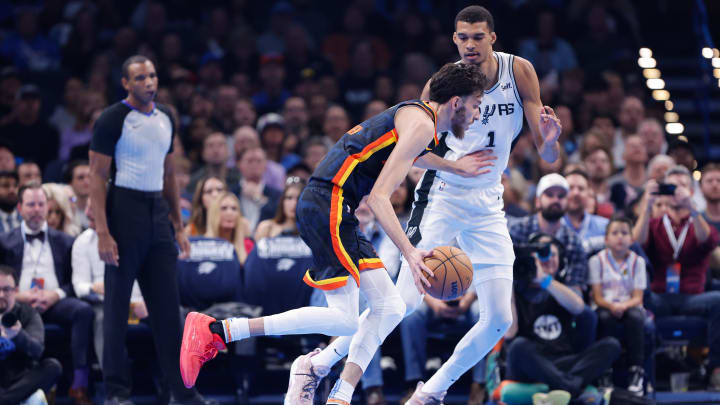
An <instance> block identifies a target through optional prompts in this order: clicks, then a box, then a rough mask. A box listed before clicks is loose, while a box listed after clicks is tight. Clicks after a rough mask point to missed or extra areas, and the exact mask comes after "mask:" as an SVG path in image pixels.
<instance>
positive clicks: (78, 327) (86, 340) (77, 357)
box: [42, 297, 95, 369]
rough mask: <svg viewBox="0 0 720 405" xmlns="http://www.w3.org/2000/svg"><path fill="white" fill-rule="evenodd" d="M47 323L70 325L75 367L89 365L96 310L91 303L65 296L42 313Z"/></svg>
mask: <svg viewBox="0 0 720 405" xmlns="http://www.w3.org/2000/svg"><path fill="white" fill-rule="evenodd" d="M42 318H43V321H44V322H45V323H56V324H59V325H62V326H66V327H70V331H71V333H70V352H71V354H72V359H73V367H74V368H75V369H78V368H84V367H87V366H88V354H89V353H90V337H91V335H92V326H93V321H94V319H95V312H94V311H93V309H92V307H91V306H90V304H88V303H87V302H85V301H83V300H79V299H77V298H73V297H65V298H63V299H61V300H60V301H58V302H57V303H56V304H55V305H53V306H52V307H50V308H48V310H47V311H45V312H44V313H43V314H42Z"/></svg>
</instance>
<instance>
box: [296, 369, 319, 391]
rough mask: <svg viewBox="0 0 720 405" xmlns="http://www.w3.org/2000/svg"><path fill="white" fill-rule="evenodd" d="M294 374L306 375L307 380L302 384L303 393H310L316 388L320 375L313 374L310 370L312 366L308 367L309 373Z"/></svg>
mask: <svg viewBox="0 0 720 405" xmlns="http://www.w3.org/2000/svg"><path fill="white" fill-rule="evenodd" d="M296 375H304V376H305V377H307V380H306V382H305V385H303V389H302V390H303V393H305V394H312V393H314V392H315V390H316V389H317V386H318V383H320V376H318V375H317V374H315V373H314V372H313V371H312V368H311V369H310V374H296Z"/></svg>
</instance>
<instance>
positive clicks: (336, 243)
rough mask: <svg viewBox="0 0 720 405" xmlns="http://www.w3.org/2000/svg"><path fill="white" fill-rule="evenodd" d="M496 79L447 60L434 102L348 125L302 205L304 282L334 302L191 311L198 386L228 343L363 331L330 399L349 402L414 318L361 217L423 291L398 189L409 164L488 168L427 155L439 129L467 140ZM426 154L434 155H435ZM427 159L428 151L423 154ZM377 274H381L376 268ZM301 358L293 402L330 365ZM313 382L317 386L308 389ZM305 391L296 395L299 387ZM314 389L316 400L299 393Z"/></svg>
mask: <svg viewBox="0 0 720 405" xmlns="http://www.w3.org/2000/svg"><path fill="white" fill-rule="evenodd" d="M486 85H487V79H486V78H485V76H484V75H483V74H482V72H481V71H480V69H478V68H477V67H476V66H475V65H471V64H447V65H445V66H443V67H442V68H441V69H440V70H439V71H438V72H437V73H436V74H435V75H433V78H432V85H431V87H430V95H429V101H420V100H412V101H406V102H402V103H400V104H398V105H396V106H393V107H391V108H389V109H387V110H386V111H384V112H382V113H380V114H378V115H376V116H374V117H372V118H370V119H368V120H367V121H365V122H363V123H361V124H360V125H358V126H356V127H354V128H352V129H351V130H349V131H348V132H347V133H346V134H345V135H344V136H343V137H342V138H341V139H340V140H339V141H338V142H337V143H336V144H335V146H334V147H333V148H332V149H331V150H330V151H329V153H328V155H327V156H326V157H325V159H324V160H323V161H322V162H321V163H320V165H319V166H318V168H317V169H316V170H315V172H314V173H313V176H312V177H311V179H310V181H309V183H308V185H307V187H305V189H304V191H303V193H302V195H301V196H300V199H299V200H298V204H297V218H298V229H299V231H300V236H301V237H302V238H303V240H304V241H305V242H306V243H307V244H308V246H309V247H310V248H311V250H312V252H313V260H314V264H313V267H312V268H311V269H310V270H308V272H307V273H306V274H305V277H304V281H305V282H306V283H307V284H309V285H310V286H312V287H315V288H320V289H322V290H323V291H324V293H325V296H326V298H327V302H328V307H327V308H321V307H304V308H299V309H294V310H291V311H287V312H284V313H281V314H277V315H271V316H267V317H261V318H254V319H248V318H230V319H226V320H223V321H220V322H216V321H215V319H213V318H211V317H209V316H206V315H203V314H199V313H197V312H192V313H190V314H189V315H188V317H187V319H186V322H185V331H184V333H183V343H182V348H181V352H180V369H181V372H182V376H183V380H184V382H185V384H186V385H187V386H188V387H191V386H193V385H194V384H195V380H196V378H197V375H198V373H199V372H200V368H201V367H202V365H203V364H204V363H205V362H207V361H209V360H210V359H212V358H213V357H215V355H216V354H217V351H218V349H222V348H223V347H224V346H225V343H227V342H231V341H235V340H240V339H245V338H248V337H250V336H260V335H291V334H308V333H322V334H325V335H328V336H349V335H355V336H354V338H353V340H352V343H351V344H350V350H349V356H348V363H347V365H346V367H345V370H344V371H343V374H342V375H341V376H340V379H338V382H337V384H336V385H335V388H334V389H333V392H332V395H331V397H330V398H329V399H328V401H329V403H330V402H332V401H335V402H334V403H339V404H342V403H349V402H350V398H351V397H352V391H353V390H354V387H355V385H357V383H358V381H359V380H360V377H361V376H362V373H363V372H364V371H365V369H366V368H367V365H368V363H369V362H370V359H371V358H372V356H373V355H374V354H375V351H376V350H377V348H378V346H379V345H380V344H382V342H383V340H384V339H385V337H386V336H387V335H388V334H389V333H390V331H392V330H393V329H394V328H395V326H396V325H397V324H398V323H399V322H400V320H401V319H402V318H403V316H404V314H405V303H404V301H403V299H402V298H401V297H400V294H399V293H398V291H397V289H396V288H395V285H394V284H393V282H392V281H391V280H390V277H389V276H388V274H387V272H386V271H385V270H384V266H383V264H382V262H381V261H380V259H378V257H377V254H376V253H375V251H374V249H373V248H372V245H371V244H370V242H369V241H368V240H367V239H365V237H364V236H362V234H361V232H360V230H359V228H358V223H357V219H356V218H355V216H354V212H355V209H356V208H357V206H358V204H359V202H360V200H361V199H362V198H363V197H364V196H365V195H368V199H367V203H368V205H369V206H370V208H371V209H372V210H373V212H374V214H375V217H376V218H377V220H378V222H379V223H380V225H381V226H382V227H383V229H384V230H385V232H386V233H387V234H388V236H389V237H390V239H391V240H392V241H393V242H394V243H395V245H397V247H398V248H399V249H400V251H401V252H402V254H403V255H404V257H405V258H406V260H407V262H408V263H409V266H410V268H411V270H412V272H413V274H414V279H415V282H416V285H417V287H418V289H419V290H421V291H422V290H423V284H424V285H426V286H429V282H428V281H427V279H426V278H425V276H423V273H422V272H423V271H424V272H425V273H426V274H429V275H431V276H432V272H431V271H430V270H429V269H428V268H427V267H426V266H425V265H424V264H423V258H424V257H427V256H429V255H430V254H431V253H430V252H429V251H423V250H418V249H416V248H415V247H414V246H413V245H412V244H411V243H410V241H409V240H408V238H407V236H405V233H404V232H403V229H402V226H401V225H400V222H399V220H398V218H397V217H396V216H395V213H394V211H393V208H392V205H391V204H390V194H392V192H393V191H394V189H395V188H396V187H397V186H398V185H399V184H400V183H401V182H402V180H403V179H404V178H405V176H406V175H407V173H408V171H409V170H410V167H411V166H412V165H413V164H414V163H415V162H416V160H418V159H420V162H419V164H420V165H421V166H422V167H426V168H427V167H431V168H435V169H438V170H440V169H442V170H448V171H452V172H455V173H459V174H461V175H476V174H477V173H478V172H479V171H480V169H481V165H477V162H478V160H477V159H473V156H467V157H466V159H460V160H458V161H455V162H451V161H446V160H443V159H442V158H440V157H438V156H437V155H434V154H427V152H429V151H430V150H432V148H434V147H435V146H436V145H437V144H438V142H439V141H438V136H437V134H438V132H444V131H450V130H452V133H453V134H454V135H453V136H455V137H458V138H462V136H463V134H464V131H465V129H467V128H468V126H469V125H470V124H471V123H473V122H474V121H475V120H476V119H477V118H478V116H479V112H478V106H479V105H480V102H481V97H482V94H483V91H484V89H485V87H486ZM426 154H427V155H426ZM424 155H425V156H424ZM376 270H377V271H376ZM360 291H362V292H363V294H364V295H365V296H366V298H367V300H368V305H369V308H370V310H369V311H368V312H367V313H368V315H367V316H364V317H362V318H361V317H359V314H358V304H359V302H358V297H359V293H360ZM315 354H316V352H313V353H310V354H307V355H304V356H300V357H298V358H297V359H296V360H295V362H293V365H292V368H291V380H290V387H289V389H288V395H287V396H286V397H287V398H299V399H298V400H293V401H295V402H294V403H308V404H310V403H312V394H313V393H314V391H315V387H316V386H317V382H318V381H319V380H320V379H321V378H322V377H323V376H324V375H326V374H327V372H328V371H329V370H328V369H327V368H321V367H313V364H312V361H311V360H312V359H311V357H312V356H313V355H315ZM309 385H310V386H312V392H309V391H307V388H308V386H309ZM295 391H297V392H295ZM301 392H308V393H309V398H306V397H307V396H305V397H303V396H302V395H299V393H301Z"/></svg>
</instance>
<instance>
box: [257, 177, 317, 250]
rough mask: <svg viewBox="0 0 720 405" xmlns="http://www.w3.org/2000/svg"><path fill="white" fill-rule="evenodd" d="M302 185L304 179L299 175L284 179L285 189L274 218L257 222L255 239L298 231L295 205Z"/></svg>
mask: <svg viewBox="0 0 720 405" xmlns="http://www.w3.org/2000/svg"><path fill="white" fill-rule="evenodd" d="M304 187H305V180H303V179H301V178H300V177H297V176H292V177H288V178H287V180H285V189H284V190H283V193H282V196H281V197H280V203H279V204H278V207H277V211H276V214H275V218H273V219H266V220H264V221H262V222H260V223H259V224H258V226H257V229H255V240H260V239H262V238H272V237H274V236H277V235H280V234H281V233H292V234H297V233H298V230H297V224H296V223H295V207H296V206H297V200H298V197H300V193H301V192H302V190H303V188H304Z"/></svg>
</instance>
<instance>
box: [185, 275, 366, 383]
mask: <svg viewBox="0 0 720 405" xmlns="http://www.w3.org/2000/svg"><path fill="white" fill-rule="evenodd" d="M325 297H326V299H327V302H328V307H327V308H321V307H304V308H298V309H293V310H290V311H286V312H283V313H280V314H275V315H270V316H266V317H260V318H252V319H250V318H229V319H225V320H222V321H219V322H218V321H215V319H214V318H212V317H209V316H207V315H203V314H200V313H197V312H191V313H190V314H189V315H188V317H187V318H186V319H185V330H184V332H183V344H182V348H181V351H180V370H181V372H182V376H183V381H184V382H185V385H186V386H187V387H191V386H193V385H194V384H195V380H196V379H197V375H198V374H199V372H200V368H201V367H202V365H203V364H204V363H205V362H207V361H209V360H211V359H213V358H214V357H215V356H216V355H217V351H218V350H219V349H222V348H223V347H224V345H225V343H229V342H232V341H236V340H241V339H246V338H248V337H251V336H271V335H299V334H308V333H321V334H325V335H328V336H338V335H341V336H342V335H352V334H353V333H355V331H356V330H357V327H358V297H359V289H358V286H357V284H356V283H355V281H354V280H350V281H349V282H348V283H347V284H345V285H344V286H342V287H339V288H336V289H334V290H328V291H325Z"/></svg>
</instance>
